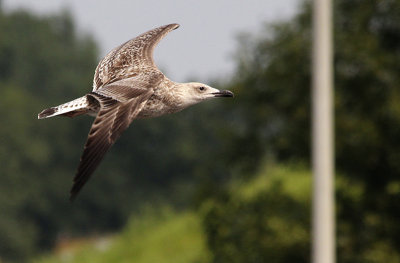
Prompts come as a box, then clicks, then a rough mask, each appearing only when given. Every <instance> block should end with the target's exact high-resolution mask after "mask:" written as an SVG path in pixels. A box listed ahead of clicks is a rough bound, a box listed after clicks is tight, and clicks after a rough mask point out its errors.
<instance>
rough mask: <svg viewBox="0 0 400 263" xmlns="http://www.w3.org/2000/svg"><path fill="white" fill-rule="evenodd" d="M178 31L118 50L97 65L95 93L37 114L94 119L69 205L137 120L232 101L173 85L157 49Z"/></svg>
mask: <svg viewBox="0 0 400 263" xmlns="http://www.w3.org/2000/svg"><path fill="white" fill-rule="evenodd" d="M178 27H179V25H178V24H170V25H166V26H161V27H158V28H156V29H153V30H150V31H148V32H146V33H144V34H142V35H140V36H138V37H136V38H134V39H131V40H129V41H127V42H125V43H124V44H122V45H121V46H119V47H117V48H115V49H114V50H112V51H111V52H110V53H108V54H107V55H106V56H105V57H104V58H103V59H102V60H101V61H100V63H99V65H98V66H97V68H96V71H95V74H94V79H93V90H92V92H91V93H88V94H86V95H85V96H83V97H81V98H78V99H75V100H73V101H70V102H67V103H64V104H61V105H59V106H57V107H52V108H49V109H45V110H43V111H42V112H41V113H39V115H38V118H39V119H43V118H48V117H53V116H57V115H61V116H68V117H75V116H78V115H81V114H89V115H93V116H95V117H96V118H95V120H94V122H93V125H92V127H91V129H90V132H89V135H88V139H87V142H86V144H85V147H84V150H83V154H82V157H81V160H80V163H79V166H78V170H77V173H76V175H75V177H74V184H73V187H72V189H71V200H73V199H74V198H75V197H76V195H77V194H78V193H79V191H80V190H81V188H82V187H83V186H84V185H85V183H86V182H87V181H88V180H89V178H90V176H91V175H92V173H93V172H94V170H95V169H96V168H97V166H98V165H99V163H100V162H101V160H102V159H103V157H104V155H105V154H106V152H107V151H108V149H110V147H111V146H112V145H113V144H114V143H115V141H116V140H117V139H118V138H119V137H120V136H121V134H122V132H123V131H124V130H126V129H127V128H128V127H129V125H130V123H131V122H132V121H133V120H134V119H137V118H151V117H158V116H160V115H164V114H168V113H174V112H177V111H180V110H182V109H184V108H186V107H188V106H190V105H193V104H196V103H199V102H201V101H203V100H206V99H209V98H213V97H233V93H232V92H230V91H220V90H217V89H214V88H211V87H209V86H207V85H205V84H201V83H195V82H194V83H177V82H173V81H171V80H169V79H168V78H167V77H165V76H164V74H163V73H162V72H161V71H160V70H159V69H158V68H157V66H156V65H155V63H154V60H153V50H154V48H155V46H156V45H157V43H158V42H159V41H160V40H161V39H162V38H163V37H164V36H165V35H166V34H168V33H169V32H170V31H172V30H174V29H176V28H178Z"/></svg>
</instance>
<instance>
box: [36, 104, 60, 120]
mask: <svg viewBox="0 0 400 263" xmlns="http://www.w3.org/2000/svg"><path fill="white" fill-rule="evenodd" d="M56 112H57V108H53V107H51V108H48V109H44V110H43V111H42V112H41V113H39V114H38V119H44V118H48V117H51V116H52V115H54V114H55V113H56Z"/></svg>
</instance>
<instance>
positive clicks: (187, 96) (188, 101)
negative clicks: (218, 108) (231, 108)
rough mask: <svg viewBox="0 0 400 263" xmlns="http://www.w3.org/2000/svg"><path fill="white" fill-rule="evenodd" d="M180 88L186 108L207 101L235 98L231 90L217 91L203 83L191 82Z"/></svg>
mask: <svg viewBox="0 0 400 263" xmlns="http://www.w3.org/2000/svg"><path fill="white" fill-rule="evenodd" d="M179 86H180V87H179V89H180V90H179V93H180V94H181V96H182V101H183V104H184V106H185V107H188V106H190V105H193V104H196V103H199V102H202V101H204V100H207V99H212V98H218V97H233V93H232V92H231V91H229V90H219V89H215V88H212V87H210V86H208V85H206V84H203V83H198V82H190V83H184V84H181V85H179Z"/></svg>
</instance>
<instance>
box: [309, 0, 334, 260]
mask: <svg viewBox="0 0 400 263" xmlns="http://www.w3.org/2000/svg"><path fill="white" fill-rule="evenodd" d="M332 64H333V62H332V2H331V0H314V8H313V68H312V71H313V73H312V75H313V76H312V79H313V80H312V81H313V83H312V115H313V117H312V163H313V174H314V182H313V212H312V213H313V218H312V219H313V222H312V228H313V229H312V234H313V241H312V242H313V245H312V260H313V263H334V262H335V221H334V180H333V174H334V164H333V162H334V161H333V156H334V154H333V152H334V150H333V110H332V100H333V99H332V93H333V91H332V82H333V81H332Z"/></svg>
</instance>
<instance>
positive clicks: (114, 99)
mask: <svg viewBox="0 0 400 263" xmlns="http://www.w3.org/2000/svg"><path fill="white" fill-rule="evenodd" d="M126 84H127V82H126V81H121V82H116V83H114V84H113V85H108V86H105V87H104V88H102V89H101V90H99V91H98V92H92V93H89V94H88V95H87V96H88V97H89V99H90V100H93V103H98V104H99V106H100V111H99V113H98V115H97V117H96V119H95V120H94V122H93V125H92V127H91V128H90V132H89V136H88V139H87V141H86V144H85V147H84V150H83V154H82V156H81V160H80V163H79V166H78V171H77V173H76V175H75V178H74V184H73V186H72V189H71V198H70V199H71V201H72V200H74V199H75V197H76V195H77V194H78V193H79V191H80V190H81V188H82V187H83V186H84V184H85V183H86V182H87V181H88V180H89V178H90V176H91V174H92V173H93V172H94V170H95V169H96V167H97V166H98V165H99V164H100V162H101V160H102V159H103V157H104V155H105V154H106V152H107V151H108V149H110V147H111V146H112V145H113V144H114V142H115V141H116V140H117V139H118V138H119V136H120V135H121V134H122V132H123V131H124V130H125V129H126V128H128V126H129V125H130V123H131V122H132V121H133V120H134V119H135V118H136V116H137V114H138V113H139V112H140V111H141V109H142V108H143V106H144V105H145V103H146V102H147V100H148V99H149V97H150V96H151V95H152V94H153V90H152V89H150V88H146V87H145V85H144V84H141V82H139V83H138V84H134V85H133V87H132V81H131V82H130V85H129V86H127V85H126Z"/></svg>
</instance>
